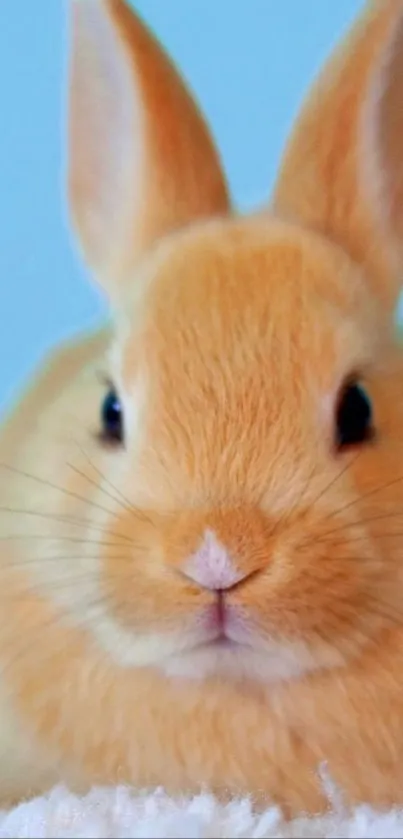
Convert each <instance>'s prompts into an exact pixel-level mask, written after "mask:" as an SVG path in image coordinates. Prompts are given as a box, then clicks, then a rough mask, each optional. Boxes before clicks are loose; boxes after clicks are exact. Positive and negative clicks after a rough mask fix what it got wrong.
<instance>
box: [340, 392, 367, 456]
mask: <svg viewBox="0 0 403 839" xmlns="http://www.w3.org/2000/svg"><path fill="white" fill-rule="evenodd" d="M373 434H374V428H373V416H372V405H371V400H370V398H369V396H368V394H367V392H366V390H365V389H364V388H363V387H362V385H361V384H358V383H357V382H350V383H348V384H347V385H345V387H344V389H343V391H342V393H341V396H340V399H339V404H338V407H337V414H336V445H337V448H338V449H339V450H340V449H344V448H347V447H348V446H357V445H360V444H362V443H366V442H367V441H369V440H371V439H372V437H373Z"/></svg>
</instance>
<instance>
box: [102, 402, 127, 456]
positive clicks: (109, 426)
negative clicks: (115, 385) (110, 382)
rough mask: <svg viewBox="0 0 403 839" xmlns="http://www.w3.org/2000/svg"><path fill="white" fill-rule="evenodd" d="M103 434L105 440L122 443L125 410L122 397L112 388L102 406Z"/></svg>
mask: <svg viewBox="0 0 403 839" xmlns="http://www.w3.org/2000/svg"><path fill="white" fill-rule="evenodd" d="M101 423H102V436H103V438H104V439H105V440H111V441H113V442H118V443H121V442H122V441H123V411H122V405H121V403H120V399H119V397H118V396H117V394H116V392H115V391H114V390H113V389H111V390H109V392H108V393H107V395H106V397H105V399H104V401H103V403H102V408H101Z"/></svg>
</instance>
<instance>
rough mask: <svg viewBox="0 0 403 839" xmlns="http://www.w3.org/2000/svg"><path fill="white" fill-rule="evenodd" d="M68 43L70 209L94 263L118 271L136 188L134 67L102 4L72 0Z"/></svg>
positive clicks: (137, 138)
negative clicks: (69, 51) (69, 82)
mask: <svg viewBox="0 0 403 839" xmlns="http://www.w3.org/2000/svg"><path fill="white" fill-rule="evenodd" d="M72 40H73V43H72V59H71V92H70V172H69V177H70V196H71V204H72V210H73V215H74V217H75V220H76V223H77V225H78V227H79V231H80V235H81V237H82V239H83V240H84V247H85V250H86V252H87V254H90V255H91V262H92V264H93V267H95V269H99V270H100V271H101V272H109V271H117V272H118V270H119V268H118V263H119V260H120V259H121V254H122V252H123V250H124V241H125V239H126V238H127V233H128V229H129V227H130V215H131V214H132V216H133V215H134V208H133V206H130V204H131V202H132V203H133V198H134V196H135V195H136V194H137V195H138V194H139V192H140V189H141V186H140V184H139V183H138V181H139V179H140V171H138V172H137V173H136V172H135V171H134V169H135V163H136V162H138V160H139V157H140V150H139V148H138V146H139V143H140V131H139V122H140V114H139V113H138V112H137V113H136V107H137V108H138V96H137V92H136V91H135V76H134V68H133V66H132V65H131V64H130V58H129V56H128V55H127V52H126V49H125V47H124V45H123V43H122V42H121V39H120V38H119V35H118V32H117V31H116V28H115V26H114V24H113V22H112V20H111V19H110V16H109V14H108V11H107V4H106V3H104V2H99V0H86V2H79V3H77V2H76V3H73V12H72ZM136 146H137V147H136Z"/></svg>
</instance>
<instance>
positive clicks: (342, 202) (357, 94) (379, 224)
mask: <svg viewBox="0 0 403 839" xmlns="http://www.w3.org/2000/svg"><path fill="white" fill-rule="evenodd" d="M274 206H275V208H276V209H277V210H278V212H280V213H281V214H284V215H289V216H291V217H294V218H296V219H298V220H300V221H302V222H303V223H304V224H306V225H307V226H309V227H311V228H314V229H315V230H317V231H319V232H322V233H324V234H325V235H326V236H328V237H330V238H331V239H333V240H334V241H335V242H337V243H339V244H340V245H342V246H343V247H344V249H345V250H347V251H348V252H349V253H350V255H351V256H352V257H353V258H354V259H355V260H357V261H358V262H359V263H360V264H361V265H362V266H363V267H364V269H365V270H366V274H367V277H368V282H371V283H372V287H373V291H374V292H375V293H376V294H377V296H378V298H379V300H380V301H382V303H383V304H384V305H385V306H387V307H388V309H389V310H390V308H391V307H394V305H395V303H396V301H397V297H398V294H399V291H400V285H401V278H402V268H403V252H402V251H403V2H402V0H373V2H370V3H367V4H366V6H365V9H364V12H363V14H362V16H361V17H360V18H359V20H358V21H357V23H356V24H355V26H354V27H353V28H352V30H351V31H350V32H349V33H348V36H347V37H346V39H345V41H344V43H343V44H342V45H341V46H340V47H339V48H338V49H337V50H336V51H335V53H334V54H333V56H332V57H331V58H330V61H329V62H328V64H327V65H326V66H325V69H324V70H323V72H322V74H321V76H320V77H319V79H318V81H317V82H316V84H315V85H314V87H313V89H312V90H311V92H310V95H309V96H308V99H307V101H306V104H305V106H304V107H303V109H302V113H301V115H300V117H299V119H298V120H297V123H296V127H295V130H294V132H293V134H292V136H291V139H290V142H289V145H288V148H287V149H286V152H285V156H284V159H283V164H282V167H281V170H280V176H279V180H278V183H277V187H276V189H275V193H274Z"/></svg>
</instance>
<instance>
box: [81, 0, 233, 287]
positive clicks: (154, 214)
mask: <svg viewBox="0 0 403 839" xmlns="http://www.w3.org/2000/svg"><path fill="white" fill-rule="evenodd" d="M162 2H163V0H162ZM70 24H71V25H70V47H69V108H68V111H69V113H68V116H69V119H68V125H69V138H68V167H67V181H68V191H69V199H70V209H71V216H72V220H73V222H74V226H75V230H76V234H77V237H78V240H79V242H80V244H81V249H82V251H83V253H84V256H85V259H86V262H87V264H88V265H89V267H90V268H91V269H92V270H93V272H94V274H95V275H96V278H97V280H98V282H99V283H100V284H101V285H102V286H103V287H104V288H105V290H106V291H107V293H108V294H109V295H110V296H111V297H112V298H113V299H114V300H116V299H117V298H119V297H120V295H121V294H122V292H123V291H124V289H125V287H126V286H127V284H129V283H131V282H133V274H135V269H136V266H137V263H138V262H139V260H141V258H142V257H143V254H144V253H145V252H146V251H147V249H148V248H150V247H152V246H153V244H154V243H156V242H158V240H159V239H160V238H161V237H163V236H165V235H168V234H169V233H171V232H173V231H175V230H177V229H178V228H181V227H183V226H185V225H187V224H190V223H192V222H194V221H196V220H197V219H201V218H206V217H208V216H211V215H217V214H225V213H227V212H229V196H228V190H227V184H226V178H225V175H224V173H223V171H222V168H221V165H220V159H219V155H218V152H217V150H216V148H215V144H214V142H213V139H212V136H211V133H210V130H209V128H208V126H207V123H206V120H205V119H204V117H203V115H202V113H201V112H200V109H199V107H198V106H197V104H196V102H195V100H194V99H193V97H192V95H191V93H190V91H189V89H188V87H187V86H186V84H185V82H184V81H183V79H182V77H181V75H180V74H179V72H178V71H177V69H176V67H175V66H174V64H173V62H172V61H171V59H170V58H169V56H168V55H167V54H166V52H165V51H164V50H163V48H162V46H161V45H160V44H159V42H158V41H157V39H156V38H155V37H154V35H153V34H152V32H151V31H150V30H149V29H148V28H147V27H146V26H145V24H144V23H143V22H142V20H141V19H140V17H139V16H138V15H137V14H136V12H135V11H134V9H133V8H132V7H131V5H130V4H129V2H128V0H70Z"/></svg>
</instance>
